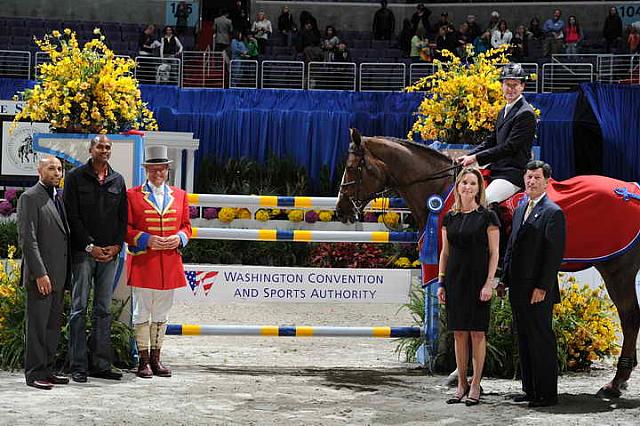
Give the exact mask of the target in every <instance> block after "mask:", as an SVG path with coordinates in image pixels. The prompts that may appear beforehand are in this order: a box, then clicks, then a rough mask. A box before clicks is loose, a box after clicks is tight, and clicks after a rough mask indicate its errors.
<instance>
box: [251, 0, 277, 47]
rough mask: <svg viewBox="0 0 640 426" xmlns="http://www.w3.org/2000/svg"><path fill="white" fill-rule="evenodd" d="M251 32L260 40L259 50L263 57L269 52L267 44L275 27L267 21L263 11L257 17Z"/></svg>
mask: <svg viewBox="0 0 640 426" xmlns="http://www.w3.org/2000/svg"><path fill="white" fill-rule="evenodd" d="M251 32H252V33H254V34H255V36H256V40H258V48H259V51H260V54H261V55H264V53H265V52H266V51H267V43H268V41H269V38H270V37H271V34H272V33H273V27H272V26H271V21H270V20H269V19H267V15H266V14H265V13H264V10H261V11H259V12H258V14H257V15H256V20H255V21H253V25H252V26H251Z"/></svg>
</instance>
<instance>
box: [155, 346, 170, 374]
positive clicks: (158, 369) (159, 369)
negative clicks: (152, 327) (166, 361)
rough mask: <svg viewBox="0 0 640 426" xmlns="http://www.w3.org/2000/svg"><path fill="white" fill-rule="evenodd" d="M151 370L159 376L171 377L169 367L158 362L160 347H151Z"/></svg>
mask: <svg viewBox="0 0 640 426" xmlns="http://www.w3.org/2000/svg"><path fill="white" fill-rule="evenodd" d="M151 370H152V371H153V374H155V375H156V376H159V377H171V369H169V368H167V367H165V366H164V365H162V363H161V362H160V349H151Z"/></svg>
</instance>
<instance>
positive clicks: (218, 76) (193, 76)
mask: <svg viewBox="0 0 640 426" xmlns="http://www.w3.org/2000/svg"><path fill="white" fill-rule="evenodd" d="M227 62H228V58H227V57H226V55H225V54H224V53H223V52H210V51H204V52H198V51H185V52H182V80H181V85H182V87H207V88H211V89H224V87H225V67H226V63H227Z"/></svg>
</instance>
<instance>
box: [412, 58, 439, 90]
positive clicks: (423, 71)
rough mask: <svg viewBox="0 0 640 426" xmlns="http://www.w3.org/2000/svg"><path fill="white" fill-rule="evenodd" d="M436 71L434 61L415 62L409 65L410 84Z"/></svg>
mask: <svg viewBox="0 0 640 426" xmlns="http://www.w3.org/2000/svg"><path fill="white" fill-rule="evenodd" d="M434 72H435V66H434V65H433V64H432V63H426V62H425V63H415V64H411V65H409V84H410V85H413V84H416V83H417V82H418V80H420V79H421V78H424V77H427V76H429V75H431V74H433V73H434Z"/></svg>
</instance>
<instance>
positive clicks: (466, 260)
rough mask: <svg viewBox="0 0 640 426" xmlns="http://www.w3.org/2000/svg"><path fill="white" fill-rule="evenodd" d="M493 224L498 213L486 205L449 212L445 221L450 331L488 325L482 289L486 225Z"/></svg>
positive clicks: (486, 260)
mask: <svg viewBox="0 0 640 426" xmlns="http://www.w3.org/2000/svg"><path fill="white" fill-rule="evenodd" d="M491 225H493V226H500V221H499V220H498V216H497V215H496V214H495V213H494V212H493V211H491V210H487V209H485V208H483V207H479V208H478V209H476V210H474V211H472V212H470V213H453V212H449V213H447V215H446V216H445V218H444V220H443V222H442V226H444V227H446V228H447V240H448V242H449V257H448V260H447V270H446V272H445V274H446V275H445V279H444V287H445V292H446V293H445V295H446V310H447V323H448V328H449V330H464V331H487V330H488V328H489V305H490V302H482V301H481V300H480V290H481V289H482V286H483V285H484V283H485V282H486V281H487V273H488V270H489V238H488V237H487V228H488V227H489V226H491Z"/></svg>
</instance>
